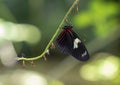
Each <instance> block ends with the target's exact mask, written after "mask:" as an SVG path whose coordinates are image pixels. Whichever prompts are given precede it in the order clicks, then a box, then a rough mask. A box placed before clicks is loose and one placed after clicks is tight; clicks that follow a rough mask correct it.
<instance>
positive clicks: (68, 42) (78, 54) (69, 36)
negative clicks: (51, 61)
mask: <svg viewBox="0 0 120 85" xmlns="http://www.w3.org/2000/svg"><path fill="white" fill-rule="evenodd" d="M72 28H73V27H72V26H64V27H63V31H62V32H61V33H60V35H59V36H58V37H57V39H56V44H57V47H58V48H59V49H60V50H61V51H62V52H64V53H67V54H70V55H72V56H73V57H75V58H76V59H78V60H81V61H86V60H88V59H89V54H88V51H87V49H86V47H85V45H84V44H83V43H82V41H81V39H80V38H79V37H78V35H77V34H76V33H75V32H74V31H73V30H72Z"/></svg>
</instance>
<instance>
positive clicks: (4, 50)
mask: <svg viewBox="0 0 120 85" xmlns="http://www.w3.org/2000/svg"><path fill="white" fill-rule="evenodd" d="M0 60H1V62H2V64H3V65H4V66H7V67H11V66H14V65H15V64H16V60H17V54H16V52H15V49H14V47H13V45H12V43H11V42H10V41H6V42H5V43H4V44H2V45H1V46H0Z"/></svg>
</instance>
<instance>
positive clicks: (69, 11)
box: [18, 0, 79, 61]
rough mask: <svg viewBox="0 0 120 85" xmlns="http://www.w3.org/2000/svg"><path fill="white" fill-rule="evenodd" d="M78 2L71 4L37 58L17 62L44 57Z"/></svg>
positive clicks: (27, 59)
mask: <svg viewBox="0 0 120 85" xmlns="http://www.w3.org/2000/svg"><path fill="white" fill-rule="evenodd" d="M78 1H79V0H75V1H74V3H73V4H72V6H71V7H70V8H69V10H68V12H67V13H66V15H65V16H64V18H63V20H62V21H61V23H60V25H59V26H58V28H57V30H56V32H55V34H54V35H53V37H52V38H51V40H50V42H49V43H48V45H47V46H46V48H45V50H44V51H43V53H42V54H41V55H39V56H37V57H33V58H24V57H22V58H18V60H26V61H29V60H37V59H39V58H42V57H44V55H45V54H46V51H47V50H48V49H49V47H50V45H51V44H52V42H53V41H54V39H55V37H56V36H57V34H58V32H59V31H60V28H61V27H62V25H63V24H64V22H65V20H66V19H67V17H68V15H69V14H70V13H71V11H72V10H73V8H74V7H75V5H76V4H77V3H78Z"/></svg>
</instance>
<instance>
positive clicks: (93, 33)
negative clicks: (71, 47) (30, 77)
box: [0, 0, 120, 85]
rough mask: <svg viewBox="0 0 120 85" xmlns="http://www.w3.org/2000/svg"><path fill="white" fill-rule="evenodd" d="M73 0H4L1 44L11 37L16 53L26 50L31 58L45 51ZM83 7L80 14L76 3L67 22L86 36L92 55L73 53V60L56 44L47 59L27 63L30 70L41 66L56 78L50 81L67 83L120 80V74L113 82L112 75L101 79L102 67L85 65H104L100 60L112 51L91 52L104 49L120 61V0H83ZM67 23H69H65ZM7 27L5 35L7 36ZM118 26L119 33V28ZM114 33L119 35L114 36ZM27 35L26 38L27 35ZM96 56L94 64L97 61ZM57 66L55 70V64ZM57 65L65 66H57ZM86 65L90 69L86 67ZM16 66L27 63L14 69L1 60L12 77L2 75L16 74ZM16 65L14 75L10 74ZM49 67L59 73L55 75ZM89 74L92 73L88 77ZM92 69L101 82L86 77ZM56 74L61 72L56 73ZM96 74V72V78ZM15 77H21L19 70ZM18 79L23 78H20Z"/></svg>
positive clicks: (0, 3)
mask: <svg viewBox="0 0 120 85" xmlns="http://www.w3.org/2000/svg"><path fill="white" fill-rule="evenodd" d="M73 2H74V0H0V46H2V45H3V44H5V42H9V41H12V43H13V45H14V48H15V51H16V54H17V55H18V54H20V55H21V53H22V52H23V53H24V54H26V55H27V57H31V56H32V57H33V56H38V55H40V53H42V52H43V50H44V48H45V47H46V45H47V44H48V42H49V40H50V39H51V37H52V36H53V34H54V33H55V31H56V29H57V27H58V25H59V24H60V22H61V20H62V19H63V17H64V15H65V14H66V12H67V10H68V8H69V7H70V6H71V5H72V3H73ZM78 8H79V12H78V13H77V12H76V8H74V9H73V11H72V13H71V14H70V15H69V16H68V23H70V24H72V25H73V26H74V29H73V30H75V31H76V33H78V34H79V35H81V36H80V37H82V38H81V39H82V40H83V42H84V40H85V42H86V43H88V45H86V47H87V48H88V51H89V52H90V56H91V58H90V60H89V61H88V62H85V63H82V64H81V63H80V62H77V61H75V60H74V59H73V58H72V57H70V59H71V58H72V59H71V60H70V59H69V57H68V59H66V55H64V54H62V53H60V52H59V51H58V50H57V49H54V50H50V55H49V57H48V61H47V62H45V61H43V60H42V59H41V60H38V61H36V63H37V65H36V68H31V67H29V66H28V67H27V68H26V69H28V70H33V71H34V72H35V71H38V72H40V73H43V74H45V75H46V76H47V77H48V76H49V78H52V81H50V82H49V84H50V85H64V83H65V85H83V84H84V85H119V84H120V81H119V80H120V75H117V76H116V78H114V79H113V80H111V82H112V84H110V83H111V82H109V81H108V80H106V81H105V80H104V81H105V82H101V81H102V80H103V79H105V78H104V77H103V76H102V77H101V75H99V76H98V74H96V72H98V70H96V69H91V68H90V67H89V68H90V69H88V68H87V67H85V66H86V65H88V66H93V67H94V66H95V67H96V68H99V67H98V66H100V65H103V64H100V63H104V60H105V59H107V58H106V57H108V56H103V55H99V54H98V55H99V56H100V57H98V56H92V55H93V54H95V53H100V52H101V51H102V52H105V53H108V54H112V55H113V56H112V57H115V58H116V57H117V58H116V59H118V60H119V57H120V38H119V37H118V36H119V29H120V28H119V26H120V23H119V20H120V11H119V9H120V1H119V0H80V2H79V4H78ZM71 22H72V23H71ZM64 25H68V24H67V23H64ZM1 28H2V29H1ZM77 28H78V29H77ZM21 29H22V30H21ZM5 30H6V34H5V35H6V36H5V35H4V36H3V34H4V32H5ZM116 30H117V31H118V32H114V31H116ZM111 33H113V34H114V35H111ZM26 35H27V37H25V36H26ZM84 35H85V36H84ZM11 36H12V38H11ZM83 36H84V37H83ZM3 37H4V39H3ZM2 40H3V41H2ZM1 42H2V44H1ZM108 42H110V43H108ZM86 43H85V44H86ZM2 47H3V46H2ZM0 49H1V47H0ZM0 52H1V51H0ZM6 52H9V51H3V53H6ZM28 55H29V56H28ZM8 57H9V56H8ZM0 58H1V56H0ZM99 59H100V61H99ZM101 59H102V60H101ZM113 59H114V58H113ZM91 60H92V62H94V63H92V62H91ZM20 63H21V62H20ZM28 63H29V62H27V64H28ZM117 63H118V61H117ZM8 64H9V63H8ZM77 64H78V65H77ZM85 64H86V65H85ZM82 66H83V67H82ZM118 66H120V65H118ZM54 67H55V68H56V69H54ZM81 67H82V68H81ZM57 68H59V69H61V70H59V71H58V69H57ZM83 68H85V69H84V70H83ZM101 68H102V67H101ZM14 69H23V68H22V67H21V65H19V64H18V65H17V66H16V67H14V68H13V69H9V68H5V67H4V66H3V64H2V63H1V62H0V75H1V74H3V73H4V74H3V76H7V77H4V78H3V76H0V79H3V80H4V81H5V80H6V78H8V76H11V78H14V76H13V74H14V72H15V71H14ZM79 69H80V71H81V70H82V72H83V74H82V76H81V75H79V71H78V70H79ZM11 70H12V72H13V74H11V73H12V72H11ZM119 70H120V67H119V69H118V72H120V71H119ZM5 71H6V72H5ZM27 72H28V71H27ZM34 72H33V73H34ZM50 72H52V73H53V74H54V75H52V74H50ZM85 72H87V73H85ZM91 72H92V73H91ZM6 73H8V74H9V75H7V74H6ZM18 73H19V71H18ZM87 74H89V75H90V76H89V77H88V75H87ZM92 74H93V75H94V76H95V77H96V76H97V78H98V79H97V78H96V80H99V81H95V80H94V81H95V82H89V80H84V77H87V78H90V77H91V75H92ZM117 74H120V73H117ZM14 75H16V74H14ZM57 75H60V76H61V77H60V78H56V76H57ZM86 75H87V76H86ZM93 75H92V77H94V76H93ZM16 76H17V77H19V75H16ZM16 76H15V78H16ZM83 76H84V77H83ZM82 77H83V78H82ZM49 78H48V79H49ZM54 78H55V80H54ZM17 79H18V80H19V78H17ZM57 79H59V80H60V81H62V82H60V81H58V80H57ZM7 80H8V79H7ZM91 80H92V78H91ZM9 82H11V81H10V80H9V81H8V82H7V83H9ZM13 82H14V79H13ZM101 83H102V84H101ZM0 84H2V80H0ZM12 85H13V84H12ZM15 85H16V82H15Z"/></svg>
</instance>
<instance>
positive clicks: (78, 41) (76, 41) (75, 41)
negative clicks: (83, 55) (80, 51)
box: [73, 38, 81, 49]
mask: <svg viewBox="0 0 120 85" xmlns="http://www.w3.org/2000/svg"><path fill="white" fill-rule="evenodd" d="M78 43H81V41H80V40H79V39H78V38H76V39H74V47H73V49H75V48H78Z"/></svg>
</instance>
